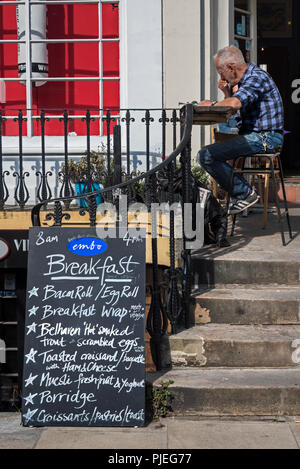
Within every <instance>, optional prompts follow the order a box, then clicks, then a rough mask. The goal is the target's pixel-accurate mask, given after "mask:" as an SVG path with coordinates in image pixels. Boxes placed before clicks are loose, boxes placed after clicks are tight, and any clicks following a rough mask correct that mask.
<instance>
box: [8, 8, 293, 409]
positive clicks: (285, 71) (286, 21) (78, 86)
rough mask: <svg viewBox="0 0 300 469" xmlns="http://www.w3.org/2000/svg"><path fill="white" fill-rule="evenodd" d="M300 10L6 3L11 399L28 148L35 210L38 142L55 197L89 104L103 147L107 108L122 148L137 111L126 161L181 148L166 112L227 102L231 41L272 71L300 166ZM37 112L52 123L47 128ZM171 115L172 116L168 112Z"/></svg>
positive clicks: (80, 139)
mask: <svg viewBox="0 0 300 469" xmlns="http://www.w3.org/2000/svg"><path fill="white" fill-rule="evenodd" d="M299 10H300V5H299V2H298V1H297V0H294V1H293V0H290V1H286V0H284V1H280V0H278V1H277V2H276V3H275V4H274V2H273V1H269V0H151V1H149V0H80V1H79V0H59V1H58V0H47V1H46V0H22V1H12V0H7V1H6V0H3V1H1V2H0V24H1V26H0V111H1V114H0V116H1V135H0V138H1V159H0V161H1V173H2V174H1V180H0V183H1V184H3V181H4V180H5V184H6V186H7V188H8V192H9V198H8V199H7V200H6V204H7V206H8V207H9V208H10V211H5V210H4V211H3V210H2V211H1V212H0V238H1V239H0V314H1V317H0V340H5V341H6V342H7V343H8V345H7V346H8V349H7V350H8V351H7V364H6V368H5V370H4V371H3V370H2V371H0V377H1V389H2V396H3V395H4V396H5V399H8V401H10V400H12V399H13V393H15V394H16V395H17V394H18V390H19V381H18V380H19V378H20V363H21V358H20V357H22V335H23V327H24V325H23V324H24V302H25V289H26V261H27V249H28V244H27V239H28V227H29V225H30V221H29V217H26V216H24V217H23V218H22V217H21V218H20V216H19V217H18V223H14V207H17V206H18V203H17V202H16V197H15V194H16V192H15V191H16V185H17V179H18V178H17V177H16V176H15V174H18V172H20V150H21V151H22V171H23V172H26V173H28V174H27V176H26V177H27V182H26V185H27V188H28V189H29V199H28V207H29V206H30V205H32V204H34V203H36V201H37V187H38V184H39V179H38V177H37V172H38V170H39V169H40V167H41V151H42V147H41V145H42V142H43V143H44V146H45V148H44V151H45V155H46V158H45V165H46V167H45V171H46V172H49V174H48V176H47V177H48V183H49V185H50V186H51V187H52V189H53V191H52V193H53V195H54V196H55V195H57V194H58V193H59V182H58V173H59V171H60V168H61V163H62V161H63V159H64V156H65V153H66V151H67V152H68V155H69V156H71V157H74V158H76V157H77V158H78V157H80V156H82V155H83V154H84V152H85V151H86V149H87V126H86V121H85V120H84V118H85V116H86V111H87V109H88V110H89V111H90V112H91V115H92V118H93V119H92V120H91V123H90V124H91V126H90V128H89V140H88V141H89V144H90V147H91V149H92V150H95V151H98V150H99V148H101V145H106V146H107V145H110V142H108V139H107V136H108V134H109V130H108V128H107V122H108V121H107V119H106V117H107V111H108V109H110V112H111V116H112V117H113V118H115V122H116V123H120V124H121V126H122V131H123V134H122V135H124V139H122V145H123V143H124V141H125V134H126V118H125V117H126V110H127V109H130V110H131V112H132V114H131V116H132V118H134V125H133V124H132V127H131V135H130V154H129V155H124V158H125V157H126V156H127V157H129V159H130V162H129V163H130V165H131V168H130V169H134V170H135V171H137V170H141V171H142V170H145V168H146V169H147V164H146V163H145V145H146V140H147V135H148V137H149V139H148V140H149V141H148V142H147V144H148V146H149V151H150V152H151V155H152V159H151V164H152V165H153V164H156V163H157V162H159V161H160V159H161V157H162V156H163V157H164V156H167V155H168V154H169V153H170V152H171V150H172V148H173V146H174V140H172V138H171V134H172V132H173V131H174V127H172V126H171V123H170V125H169V126H167V127H166V129H165V130H166V133H167V137H169V138H166V142H167V143H165V142H164V137H163V133H162V123H161V110H162V109H163V108H165V109H168V110H169V111H168V112H169V113H170V112H172V111H173V110H176V109H177V110H178V108H180V106H181V103H185V102H191V101H194V100H196V101H200V100H203V99H221V98H222V94H221V93H220V92H219V90H218V87H217V82H218V76H217V73H216V70H215V67H214V62H213V56H214V54H215V53H216V52H217V51H218V49H220V48H222V47H225V46H227V45H230V44H235V45H237V46H238V47H240V48H241V50H242V51H243V53H244V55H245V58H246V60H247V62H250V61H253V62H256V63H257V64H258V65H261V66H263V67H264V68H265V69H267V70H268V71H269V72H270V73H271V74H272V76H274V78H275V81H276V82H277V84H278V86H279V88H280V91H281V93H282V95H283V98H284V104H285V112H286V130H287V131H288V132H289V133H288V134H287V137H286V146H285V150H284V166H285V168H286V170H289V169H291V170H296V171H297V170H299V168H300V163H299V161H298V160H299V159H298V151H299V150H298V148H299V146H298V142H299V139H300V129H299V125H300V124H299V122H300V119H298V113H299V112H300V111H299V109H300V107H299V106H300V58H299V54H298V53H297V50H298V43H299V40H300V25H299V21H300V14H299V13H300V11H299ZM20 110H22V116H21V119H20V118H18V117H19V116H20V114H19V111H20ZM41 110H43V111H45V114H46V117H47V119H48V120H47V121H46V123H45V126H44V127H43V128H42V126H41V120H40V113H41ZM145 110H150V112H151V119H153V120H152V121H151V120H149V122H147V121H146V122H145ZM64 111H67V113H68V114H67V115H68V121H67V127H66V126H65V125H66V122H65V121H64ZM168 118H169V121H171V114H168ZM25 119H26V120H25ZM148 124H149V126H151V133H150V134H147V125H148ZM178 133H179V132H178ZM177 137H178V136H177ZM210 138H211V137H210V129H209V128H208V127H203V128H200V127H197V128H195V129H194V131H193V143H192V156H193V157H194V158H195V157H196V154H197V151H198V149H199V148H200V147H201V146H203V145H204V144H207V143H209V142H210ZM106 148H107V147H106ZM124 151H125V150H124ZM3 175H4V176H5V178H4V179H3V177H2V176H3ZM0 195H1V191H0ZM18 208H19V207H18ZM25 208H26V207H25ZM2 251H3V253H4V254H3V255H2V254H1V253H2ZM21 254H22V255H21ZM0 367H1V363H0Z"/></svg>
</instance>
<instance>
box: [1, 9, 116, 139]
mask: <svg viewBox="0 0 300 469" xmlns="http://www.w3.org/2000/svg"><path fill="white" fill-rule="evenodd" d="M15 3H16V5H14V4H12V2H11V1H10V2H8V1H7V2H6V1H5V0H4V1H1V2H0V85H1V86H0V109H2V110H3V111H5V112H4V113H3V114H4V115H5V116H10V117H12V116H13V115H14V116H15V115H16V114H17V112H16V109H24V110H25V109H27V111H24V114H27V115H26V117H27V122H24V128H23V134H24V135H26V134H27V136H29V137H31V136H37V135H40V128H39V122H38V121H37V119H35V116H37V115H39V114H40V112H39V111H38V109H44V110H45V111H46V112H47V115H48V116H49V117H50V120H49V121H47V123H46V125H45V133H46V135H63V124H62V123H59V122H58V119H51V116H53V117H54V116H57V115H61V114H62V111H61V110H62V109H67V110H70V111H69V112H70V114H72V115H73V116H74V119H72V121H71V122H70V123H69V128H68V131H69V132H73V133H74V135H75V134H76V135H85V133H86V126H85V123H84V122H82V121H81V118H80V116H84V115H85V111H86V109H89V110H90V111H91V114H92V115H94V116H95V120H94V121H93V122H92V123H91V135H103V134H105V128H103V123H102V117H103V114H104V112H105V111H103V108H115V109H118V108H119V106H120V92H119V89H120V86H119V81H120V77H119V73H120V72H119V1H118V0H115V1H113V0H80V1H77V0H65V1H64V0H62V1H61V2H57V1H55V0H47V1H45V0H21V1H16V2H15ZM99 109H100V111H99ZM117 112H118V111H116V113H117ZM75 116H77V118H75ZM3 134H4V135H6V136H9V135H11V136H16V135H18V123H17V122H14V121H13V119H12V118H10V119H7V120H6V122H5V123H4V129H3Z"/></svg>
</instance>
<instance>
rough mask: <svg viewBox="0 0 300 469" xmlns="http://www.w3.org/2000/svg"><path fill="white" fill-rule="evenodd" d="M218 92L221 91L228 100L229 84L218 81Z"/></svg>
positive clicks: (224, 81)
mask: <svg viewBox="0 0 300 469" xmlns="http://www.w3.org/2000/svg"><path fill="white" fill-rule="evenodd" d="M218 88H219V90H221V91H223V93H224V96H225V98H230V88H229V83H228V81H226V80H222V79H221V80H219V82H218Z"/></svg>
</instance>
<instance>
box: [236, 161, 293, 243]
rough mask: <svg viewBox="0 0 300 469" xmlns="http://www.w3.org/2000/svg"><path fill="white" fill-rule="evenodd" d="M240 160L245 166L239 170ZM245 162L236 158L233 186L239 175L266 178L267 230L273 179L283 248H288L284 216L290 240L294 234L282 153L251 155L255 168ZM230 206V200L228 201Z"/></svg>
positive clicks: (265, 209) (265, 213)
mask: <svg viewBox="0 0 300 469" xmlns="http://www.w3.org/2000/svg"><path fill="white" fill-rule="evenodd" d="M240 158H243V164H242V167H241V168H237V163H238V161H239V160H240ZM245 161H246V159H245V157H238V158H235V160H234V162H233V166H232V178H231V184H232V183H233V178H234V175H235V174H237V173H239V174H242V175H244V174H252V175H257V176H263V178H264V228H265V227H266V225H267V215H268V198H269V181H270V178H271V181H272V182H273V184H274V187H275V191H274V192H275V205H276V210H277V215H278V221H279V224H280V229H281V238H282V244H283V246H286V241H285V236H284V224H283V220H282V218H283V217H284V215H285V216H286V220H287V224H288V229H289V236H290V239H292V238H293V234H292V229H291V223H290V215H289V210H288V205H287V198H286V191H285V186H284V178H283V170H282V164H281V159H280V152H277V153H264V154H260V153H255V154H253V155H251V164H253V162H254V167H251V168H246V167H245ZM257 163H259V167H257ZM275 168H276V169H275ZM277 168H278V169H277ZM276 174H278V175H279V179H280V183H281V188H282V194H283V199H284V212H283V213H282V212H281V209H280V202H279V197H278V192H277V190H276ZM228 206H229V200H228ZM236 217H237V215H234V216H233V221H232V230H231V236H233V235H234V229H235V223H236Z"/></svg>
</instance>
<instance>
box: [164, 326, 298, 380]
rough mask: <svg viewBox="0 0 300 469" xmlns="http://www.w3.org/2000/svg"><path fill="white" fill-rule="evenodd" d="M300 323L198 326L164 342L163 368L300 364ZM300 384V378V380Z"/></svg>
mask: <svg viewBox="0 0 300 469" xmlns="http://www.w3.org/2000/svg"><path fill="white" fill-rule="evenodd" d="M299 349H300V325H294V326H240V325H233V326H230V325H222V324H209V325H204V326H203V325H202V326H194V327H192V328H190V329H187V330H183V331H181V332H179V333H178V334H176V335H166V336H165V337H164V338H163V341H162V357H163V367H164V368H165V367H166V368H167V367H170V366H173V367H175V366H176V367H248V368H250V367H255V368H256V367H285V366H288V367H300V353H299ZM299 383H300V380H299Z"/></svg>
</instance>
